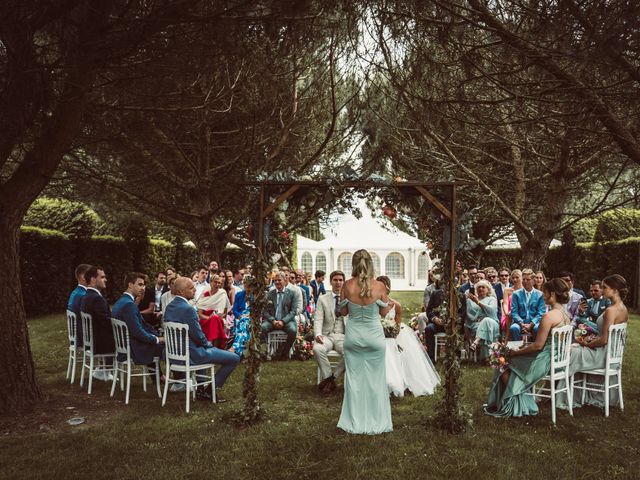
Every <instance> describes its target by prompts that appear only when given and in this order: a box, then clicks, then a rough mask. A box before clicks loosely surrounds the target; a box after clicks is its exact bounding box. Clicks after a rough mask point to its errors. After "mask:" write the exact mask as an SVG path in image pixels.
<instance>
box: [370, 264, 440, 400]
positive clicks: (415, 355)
mask: <svg viewBox="0 0 640 480" xmlns="http://www.w3.org/2000/svg"><path fill="white" fill-rule="evenodd" d="M376 280H378V281H379V282H382V283H383V284H384V285H385V286H386V287H387V293H389V292H390V291H391V280H390V279H389V277H387V276H380V277H378V278H377V279H376ZM389 306H390V307H391V310H389V313H387V316H386V318H387V319H394V320H395V321H396V323H397V324H399V325H400V333H398V336H397V337H396V338H386V339H385V342H386V344H387V349H386V355H385V366H386V370H387V387H388V389H389V393H393V394H394V395H395V396H396V397H403V396H404V392H405V390H409V391H410V392H411V393H412V394H413V396H415V397H420V396H423V395H431V394H433V392H434V391H435V389H436V387H437V386H438V385H439V384H440V376H439V375H438V372H436V369H435V368H434V367H433V364H432V363H431V360H430V359H429V357H428V356H427V354H426V353H425V351H424V349H423V348H422V345H421V344H420V341H419V340H418V338H417V337H416V335H415V333H413V331H412V330H411V328H409V327H408V326H407V325H405V324H404V323H402V306H401V305H400V304H399V303H398V302H397V301H395V300H393V299H392V298H391V297H389Z"/></svg>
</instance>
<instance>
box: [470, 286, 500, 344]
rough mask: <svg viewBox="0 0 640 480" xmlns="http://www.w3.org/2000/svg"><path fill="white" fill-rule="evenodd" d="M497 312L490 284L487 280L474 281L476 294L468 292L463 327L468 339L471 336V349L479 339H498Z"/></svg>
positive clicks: (485, 340)
mask: <svg viewBox="0 0 640 480" xmlns="http://www.w3.org/2000/svg"><path fill="white" fill-rule="evenodd" d="M497 312H498V302H497V301H496V295H495V293H494V292H493V288H491V284H490V283H489V282H488V281H487V280H480V281H479V282H478V283H476V294H475V295H474V294H473V293H470V294H469V295H468V297H467V321H466V322H465V324H464V327H465V333H467V335H468V337H469V339H472V338H473V342H472V343H471V345H470V348H471V350H475V349H476V348H477V347H478V345H480V342H481V341H484V343H485V344H491V343H493V342H495V341H496V340H498V336H499V335H500V323H499V322H498V313H497Z"/></svg>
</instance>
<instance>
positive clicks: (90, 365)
mask: <svg viewBox="0 0 640 480" xmlns="http://www.w3.org/2000/svg"><path fill="white" fill-rule="evenodd" d="M92 386H93V355H91V361H90V362H89V390H88V392H87V393H88V394H89V395H91V387H92Z"/></svg>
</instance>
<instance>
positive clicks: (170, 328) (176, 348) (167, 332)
mask: <svg viewBox="0 0 640 480" xmlns="http://www.w3.org/2000/svg"><path fill="white" fill-rule="evenodd" d="M164 341H165V350H166V360H167V362H175V361H178V362H184V364H185V365H186V367H187V368H188V367H189V325H186V324H184V323H177V322H165V323H164Z"/></svg>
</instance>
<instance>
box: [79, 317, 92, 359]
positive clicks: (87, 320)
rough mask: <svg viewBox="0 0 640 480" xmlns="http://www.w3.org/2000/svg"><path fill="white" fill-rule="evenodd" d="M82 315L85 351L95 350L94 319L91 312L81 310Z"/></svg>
mask: <svg viewBox="0 0 640 480" xmlns="http://www.w3.org/2000/svg"><path fill="white" fill-rule="evenodd" d="M80 316H81V317H82V340H83V342H84V349H85V351H87V350H88V351H90V352H93V321H92V319H91V314H90V313H85V312H80Z"/></svg>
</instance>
